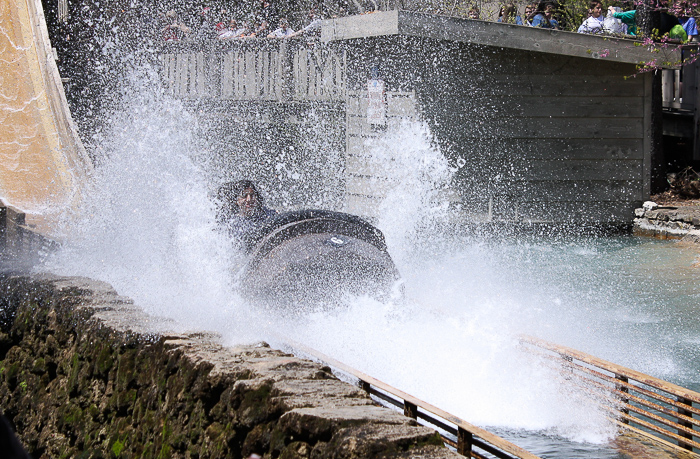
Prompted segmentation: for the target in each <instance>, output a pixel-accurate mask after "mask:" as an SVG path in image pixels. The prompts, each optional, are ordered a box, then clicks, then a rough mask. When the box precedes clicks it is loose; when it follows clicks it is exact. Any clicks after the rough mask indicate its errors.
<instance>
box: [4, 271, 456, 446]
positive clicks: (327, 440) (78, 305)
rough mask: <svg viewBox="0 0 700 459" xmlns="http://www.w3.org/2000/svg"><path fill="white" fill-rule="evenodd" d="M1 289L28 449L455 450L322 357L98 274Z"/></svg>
mask: <svg viewBox="0 0 700 459" xmlns="http://www.w3.org/2000/svg"><path fill="white" fill-rule="evenodd" d="M0 289H2V292H3V294H2V296H1V297H0V403H1V405H0V406H2V408H3V409H4V412H5V415H6V416H7V417H8V418H9V419H11V420H12V422H13V423H14V424H15V425H16V428H17V432H18V434H19V437H20V439H21V441H22V442H23V444H24V445H25V446H26V448H27V449H28V450H29V452H30V454H31V455H32V456H33V457H79V456H82V455H85V454H89V455H90V456H91V457H168V458H185V457H187V458H194V457H199V458H205V457H206V458H223V457H248V456H249V455H251V454H253V453H255V454H259V455H261V456H263V457H266V458H267V457H283V458H306V457H314V458H324V457H333V458H345V457H347V458H350V457H386V458H404V457H405V458H408V457H412V458H421V457H426V458H427V457H431V458H436V457H438V458H440V457H444V458H452V457H461V456H458V455H457V454H456V453H454V452H452V451H450V450H448V449H447V448H446V447H444V445H443V443H442V441H441V439H440V437H439V435H438V434H437V432H435V431H434V430H432V429H429V428H427V427H423V426H419V425H418V424H417V423H416V422H415V421H414V420H412V419H409V418H406V417H404V416H402V415H401V414H400V413H397V412H395V411H392V410H389V409H386V408H383V407H380V406H377V405H376V404H375V403H374V402H373V401H372V400H371V399H370V398H369V397H368V396H367V395H366V393H365V392H363V391H362V390H360V389H359V388H356V387H353V386H351V385H349V384H346V383H343V382H341V381H339V380H338V379H337V378H335V377H334V376H333V375H332V373H331V371H330V369H329V368H328V367H324V366H322V365H320V364H317V363H313V362H310V361H306V360H302V359H298V358H296V357H294V356H292V355H289V354H285V353H283V352H280V351H277V350H273V349H270V348H269V347H268V346H267V345H266V344H264V343H261V344H258V345H249V346H238V347H233V348H225V347H223V346H222V345H221V344H220V341H219V337H218V336H216V335H212V334H207V333H190V334H182V333H175V332H172V331H169V330H172V329H173V328H174V327H173V325H174V323H173V322H171V321H169V320H166V319H159V318H155V317H152V316H148V315H146V314H145V313H144V312H143V311H142V310H141V308H139V307H138V306H136V305H134V304H133V302H132V301H131V300H130V299H128V298H125V297H121V296H119V295H118V294H117V293H116V292H115V291H114V290H113V289H112V288H111V287H110V286H109V285H107V284H105V283H101V282H96V281H92V280H89V279H83V278H62V277H55V276H48V275H46V276H34V277H27V276H4V277H2V278H0Z"/></svg>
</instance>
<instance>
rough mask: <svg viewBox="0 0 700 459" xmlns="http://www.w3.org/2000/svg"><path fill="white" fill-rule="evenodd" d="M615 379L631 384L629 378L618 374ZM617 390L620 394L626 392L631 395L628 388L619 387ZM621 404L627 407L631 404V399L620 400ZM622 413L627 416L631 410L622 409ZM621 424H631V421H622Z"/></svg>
mask: <svg viewBox="0 0 700 459" xmlns="http://www.w3.org/2000/svg"><path fill="white" fill-rule="evenodd" d="M615 379H619V380H620V381H622V382H625V383H626V382H629V379H627V376H622V375H617V374H616V375H615ZM617 388H618V389H619V390H620V392H624V393H626V394H628V393H629V389H628V388H627V387H625V386H623V385H618V386H617ZM620 402H622V403H623V404H625V405H627V404H629V402H630V399H628V398H624V397H623V398H620ZM620 411H622V412H623V413H625V414H629V413H630V410H629V409H627V408H621V409H620ZM621 422H622V423H623V424H629V421H628V420H627V419H622V421H621Z"/></svg>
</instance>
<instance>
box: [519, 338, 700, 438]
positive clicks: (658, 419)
mask: <svg viewBox="0 0 700 459" xmlns="http://www.w3.org/2000/svg"><path fill="white" fill-rule="evenodd" d="M520 341H521V343H524V344H530V345H532V346H535V348H537V350H535V349H530V350H531V351H534V353H535V354H537V355H538V356H539V357H544V358H545V359H547V360H548V361H550V362H552V363H555V362H554V357H555V355H558V356H559V357H560V359H559V362H558V367H559V368H560V369H561V368H566V369H567V371H568V373H567V374H569V375H571V376H566V378H567V379H570V378H572V377H575V378H578V379H579V381H580V382H581V383H582V384H589V389H591V390H593V391H595V392H596V393H597V394H598V395H597V396H598V397H600V398H603V399H607V400H609V401H610V402H612V403H608V404H603V407H604V409H605V410H606V411H611V412H613V416H615V417H616V420H619V421H621V422H619V423H620V425H622V426H629V424H630V423H633V424H636V425H639V426H641V427H642V428H643V429H646V431H644V430H641V431H640V432H642V433H643V434H644V435H646V436H647V437H650V438H652V439H655V440H658V441H664V442H665V440H663V439H662V438H659V436H663V437H667V438H670V439H673V440H675V441H676V442H677V443H678V444H677V445H673V446H674V447H676V448H680V449H683V450H686V451H689V452H692V451H693V449H696V450H700V442H698V441H696V440H695V439H696V438H700V430H696V429H695V428H694V426H700V420H698V419H695V418H693V415H698V416H700V409H698V408H696V407H694V406H693V402H695V403H700V393H698V392H695V391H692V390H690V389H686V388H685V387H681V386H679V385H677V384H673V383H670V382H668V381H664V380H662V379H659V378H655V377H653V376H649V375H647V374H644V373H641V372H639V371H636V370H632V369H630V368H626V367H623V366H621V365H617V364H614V363H612V362H609V361H607V360H603V359H600V358H597V357H594V356H592V355H590V354H586V353H584V352H581V351H578V350H576V349H572V348H569V347H566V346H562V345H558V344H553V343H550V342H547V341H545V340H542V339H539V338H535V337H532V336H526V335H522V336H520ZM543 351H549V352H551V353H553V354H554V355H553V354H547V353H544V352H543ZM598 370H603V371H607V372H609V373H612V376H611V375H607V374H604V373H601V372H600V371H598ZM642 386H646V387H642ZM649 389H654V390H649ZM600 390H603V391H604V393H600ZM655 391H660V392H662V393H657V392H655ZM635 393H636V394H639V395H640V396H637V395H634V394H635ZM664 394H668V395H671V396H673V397H675V400H674V399H673V398H671V397H668V396H666V395H664ZM644 397H646V399H645V398H644ZM657 402H658V403H657ZM659 403H661V404H666V405H667V406H662V405H660V404H659ZM633 414H634V415H633ZM665 416H667V417H665ZM642 418H644V419H642ZM669 444H671V443H669Z"/></svg>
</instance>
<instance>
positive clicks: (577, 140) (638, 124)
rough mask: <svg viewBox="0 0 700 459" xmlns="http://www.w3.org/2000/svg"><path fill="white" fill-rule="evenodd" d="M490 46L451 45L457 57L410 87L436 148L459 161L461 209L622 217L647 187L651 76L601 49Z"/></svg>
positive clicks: (626, 218)
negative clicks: (587, 55) (583, 53)
mask: <svg viewBox="0 0 700 459" xmlns="http://www.w3.org/2000/svg"><path fill="white" fill-rule="evenodd" d="M491 51H492V50H483V49H481V50H479V49H473V48H472V49H470V48H469V47H468V46H465V47H464V48H461V49H455V50H454V51H453V55H452V56H451V57H452V58H453V59H454V60H453V61H452V62H460V61H461V62H464V65H461V66H459V65H457V66H454V68H453V69H444V72H445V73H446V76H445V77H442V78H441V77H439V76H438V75H437V73H435V74H433V75H429V76H426V77H424V80H426V81H433V83H429V84H425V85H423V87H422V88H419V89H417V91H416V92H417V95H418V99H419V102H420V105H421V109H422V113H423V114H424V116H426V118H427V119H428V120H429V122H430V123H431V128H432V131H433V133H434V134H435V135H436V136H437V137H438V141H439V143H440V144H441V145H442V146H443V147H444V148H443V151H444V152H445V153H446V154H447V155H449V156H450V157H451V161H452V164H455V165H458V164H461V165H462V166H461V167H459V171H458V172H457V176H456V179H455V182H454V183H455V187H456V188H457V191H458V192H459V193H460V194H461V196H462V209H463V210H464V212H466V213H467V214H470V215H471V217H472V218H476V219H483V218H493V219H497V220H513V221H533V222H539V221H558V222H568V221H582V222H603V223H620V222H630V221H631V220H632V218H633V216H634V213H633V211H634V208H635V207H638V206H639V205H641V202H642V201H644V200H646V199H648V197H649V183H648V176H649V170H648V169H649V149H650V146H649V140H648V135H649V126H650V122H649V113H648V104H649V102H650V97H651V95H650V91H649V85H650V82H651V80H650V76H649V75H636V76H634V73H635V69H634V66H632V65H629V64H620V63H614V62H606V61H605V60H602V59H601V60H592V59H583V58H578V57H564V56H556V55H547V54H543V53H532V52H516V51H512V50H504V49H500V50H493V52H491ZM470 53H471V55H472V57H473V56H477V57H476V58H474V57H473V58H472V59H469V58H468V55H469V54H470ZM461 54H465V55H466V56H465V58H463V59H461V60H460V59H459V56H460V55H461ZM484 69H489V71H488V72H486V71H484ZM439 70H443V69H439ZM439 70H438V71H439ZM630 76H633V77H631V78H630ZM443 88H448V89H447V90H445V89H443Z"/></svg>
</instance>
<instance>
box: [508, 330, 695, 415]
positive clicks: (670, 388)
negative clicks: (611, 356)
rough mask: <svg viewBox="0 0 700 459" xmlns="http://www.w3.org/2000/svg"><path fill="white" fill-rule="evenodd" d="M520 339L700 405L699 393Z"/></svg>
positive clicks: (577, 353) (541, 342)
mask: <svg viewBox="0 0 700 459" xmlns="http://www.w3.org/2000/svg"><path fill="white" fill-rule="evenodd" d="M520 339H521V341H524V342H527V343H530V344H533V345H535V346H538V347H541V348H544V349H548V350H550V351H552V352H556V353H557V354H559V355H561V356H563V357H574V358H576V359H577V360H580V361H582V362H585V363H588V364H590V365H594V366H596V367H599V368H602V369H604V370H607V371H609V372H611V373H614V374H616V375H620V376H624V377H626V378H629V379H633V380H635V381H639V382H641V383H643V384H646V385H647V386H651V387H654V388H656V389H659V390H662V391H664V392H666V393H668V394H671V395H676V396H679V397H683V398H685V399H687V400H690V401H693V402H696V403H700V393H698V392H695V391H692V390H690V389H686V388H685V387H682V386H679V385H677V384H673V383H670V382H668V381H664V380H663V379H659V378H655V377H653V376H649V375H647V374H644V373H642V372H639V371H636V370H632V369H631V368H627V367H623V366H621V365H617V364H614V363H612V362H609V361H607V360H603V359H600V358H598V357H594V356H592V355H590V354H586V353H584V352H581V351H578V350H576V349H573V348H570V347H566V346H562V345H559V344H553V343H549V342H547V341H545V340H542V339H540V338H535V337H534V336H527V335H522V336H521V337H520Z"/></svg>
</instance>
